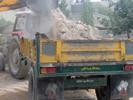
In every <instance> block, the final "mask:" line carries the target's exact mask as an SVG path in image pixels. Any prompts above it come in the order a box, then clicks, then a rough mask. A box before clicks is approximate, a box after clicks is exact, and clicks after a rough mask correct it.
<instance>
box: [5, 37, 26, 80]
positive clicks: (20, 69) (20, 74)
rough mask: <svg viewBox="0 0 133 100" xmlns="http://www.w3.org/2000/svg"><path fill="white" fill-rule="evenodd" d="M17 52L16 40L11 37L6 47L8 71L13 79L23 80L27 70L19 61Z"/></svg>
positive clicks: (17, 44)
mask: <svg viewBox="0 0 133 100" xmlns="http://www.w3.org/2000/svg"><path fill="white" fill-rule="evenodd" d="M19 50H20V46H19V42H18V39H17V38H16V37H13V38H12V39H11V41H10V43H9V47H8V65H9V71H10V73H11V75H12V76H13V77H14V78H17V79H23V78H25V77H26V76H27V74H28V70H27V68H26V66H25V64H24V61H21V56H20V54H19Z"/></svg>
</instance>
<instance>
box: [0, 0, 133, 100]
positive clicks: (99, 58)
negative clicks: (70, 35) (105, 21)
mask: <svg viewBox="0 0 133 100" xmlns="http://www.w3.org/2000/svg"><path fill="white" fill-rule="evenodd" d="M3 1H5V0H3ZM3 1H1V2H3ZM25 1H26V0H19V1H17V0H16V1H14V2H13V3H10V4H7V3H4V4H3V5H5V6H2V5H1V3H0V6H1V8H0V11H3V10H9V9H15V8H18V7H21V6H27V5H28V6H27V7H29V8H31V10H33V11H34V12H36V13H39V14H40V15H43V14H44V12H43V13H42V12H41V13H40V12H39V10H35V7H36V6H37V5H38V4H37V3H36V5H35V3H34V2H32V3H31V2H30V1H31V0H28V3H25ZM33 1H34V0H33ZM37 1H38V0H36V1H35V2H37ZM43 1H45V0H43ZM46 1H47V0H46ZM49 1H51V0H49ZM5 2H8V0H7V1H5ZM14 4H15V6H14ZM18 4H19V5H18ZM9 5H10V6H9ZM16 5H17V6H16ZM20 5H21V6H20ZM33 5H35V6H33ZM3 7H4V8H3ZM13 7H14V8H13ZM40 7H41V6H40ZM55 8H56V7H55ZM132 48H133V39H130V40H49V39H48V38H47V37H46V36H45V35H44V34H40V33H38V32H37V33H36V35H35V39H32V40H28V39H25V38H24V37H17V38H16V36H13V37H12V38H11V40H10V43H9V46H8V64H9V70H10V73H11V75H12V76H13V77H14V78H18V79H21V78H25V77H26V76H27V74H28V71H29V100H64V91H65V90H79V89H95V90H96V96H97V98H98V100H129V98H130V97H132V96H133V91H132V88H133V50H132ZM0 67H1V66H0Z"/></svg>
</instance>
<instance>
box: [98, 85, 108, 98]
mask: <svg viewBox="0 0 133 100" xmlns="http://www.w3.org/2000/svg"><path fill="white" fill-rule="evenodd" d="M96 96H97V99H98V100H110V92H109V88H108V87H102V88H101V89H96Z"/></svg>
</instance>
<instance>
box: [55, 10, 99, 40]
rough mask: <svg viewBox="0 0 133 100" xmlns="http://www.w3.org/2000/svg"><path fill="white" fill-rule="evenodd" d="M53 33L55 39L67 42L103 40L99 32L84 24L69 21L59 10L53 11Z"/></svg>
mask: <svg viewBox="0 0 133 100" xmlns="http://www.w3.org/2000/svg"><path fill="white" fill-rule="evenodd" d="M52 19H53V22H52V25H53V29H52V33H53V35H54V39H63V40H64V39H65V40H77V39H79V40H88V39H93V40H97V39H101V38H100V36H99V30H98V29H97V28H95V27H92V26H90V25H86V24H83V23H82V22H80V21H79V22H74V21H70V20H67V18H66V16H65V15H64V14H63V13H62V12H61V10H60V9H59V8H57V9H55V10H53V11H52Z"/></svg>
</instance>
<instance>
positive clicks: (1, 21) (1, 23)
mask: <svg viewBox="0 0 133 100" xmlns="http://www.w3.org/2000/svg"><path fill="white" fill-rule="evenodd" d="M8 25H13V23H12V22H11V21H6V20H5V19H4V18H1V19H0V31H2V29H3V28H4V27H6V26H8Z"/></svg>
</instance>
